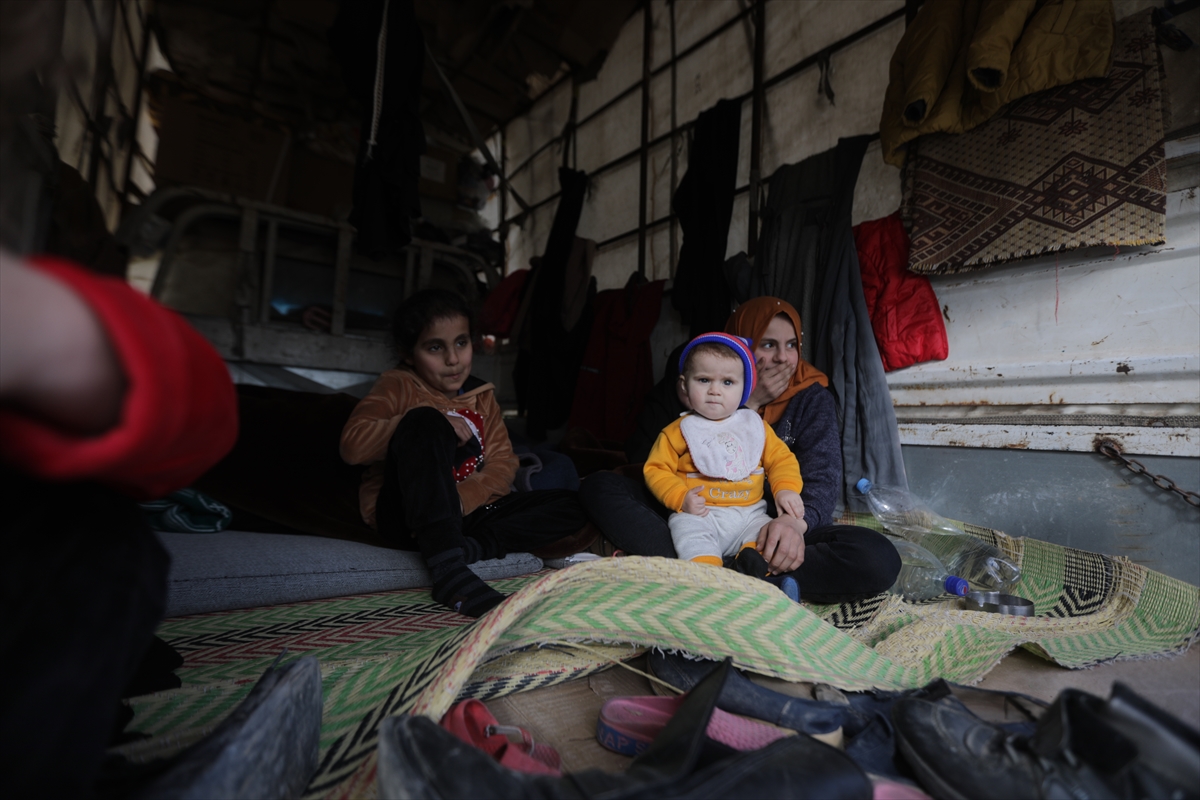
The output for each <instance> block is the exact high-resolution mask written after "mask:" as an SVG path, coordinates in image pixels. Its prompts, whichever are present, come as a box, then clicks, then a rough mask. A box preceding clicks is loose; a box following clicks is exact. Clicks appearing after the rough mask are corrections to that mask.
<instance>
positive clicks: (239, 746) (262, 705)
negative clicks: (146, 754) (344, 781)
mask: <svg viewBox="0 0 1200 800" xmlns="http://www.w3.org/2000/svg"><path fill="white" fill-rule="evenodd" d="M321 705H322V702H321V667H320V665H319V664H318V663H317V659H315V658H313V657H312V656H306V657H304V658H301V659H298V660H297V661H293V662H292V663H291V664H288V665H287V666H285V667H281V668H279V669H275V668H272V669H269V670H267V672H266V674H264V675H263V676H262V677H261V678H259V680H258V683H256V684H255V685H254V688H253V689H251V690H250V694H249V695H247V696H246V699H245V700H243V701H242V702H241V704H239V705H238V707H237V708H235V709H234V710H233V713H232V714H230V715H229V716H228V717H227V718H226V719H225V721H224V722H222V723H221V724H220V725H218V726H217V729H216V730H214V731H213V732H212V733H211V734H209V735H208V736H207V737H205V738H204V739H202V740H201V741H199V742H197V743H196V744H194V745H192V746H191V747H190V748H188V749H187V750H184V751H183V752H182V753H181V754H180V755H179V756H177V757H176V758H175V760H174V762H173V763H172V765H171V766H170V767H169V768H167V769H166V771H164V772H162V773H161V774H160V775H159V776H158V777H157V778H156V779H155V780H153V781H152V782H151V783H149V784H148V785H146V787H145V788H144V789H142V790H141V791H139V792H137V794H136V797H138V798H154V800H219V799H222V798H231V800H232V798H241V797H261V798H285V797H299V796H300V794H301V793H302V792H303V791H304V787H305V786H307V785H308V781H309V779H310V778H311V777H312V775H313V773H314V772H316V771H317V752H318V747H319V744H320V738H321Z"/></svg>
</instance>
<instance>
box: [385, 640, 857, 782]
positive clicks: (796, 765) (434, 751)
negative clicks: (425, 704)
mask: <svg viewBox="0 0 1200 800" xmlns="http://www.w3.org/2000/svg"><path fill="white" fill-rule="evenodd" d="M730 673H732V667H731V666H730V664H729V662H728V661H726V662H725V663H724V664H723V665H721V666H720V667H719V668H718V669H717V670H715V671H713V673H712V674H711V675H710V676H709V677H708V678H706V679H705V680H704V681H702V682H701V683H700V684H698V685H697V686H696V688H695V689H694V690H693V691H692V692H691V693H689V695H688V697H687V699H686V700H685V701H684V702H683V703H682V704H681V706H680V708H679V710H678V711H677V712H676V713H675V715H674V716H673V717H672V718H671V720H670V721H669V722H668V723H667V724H666V726H665V727H664V728H663V730H662V733H660V734H659V736H658V737H657V738H656V739H655V740H654V742H653V743H652V744H651V745H650V747H649V748H647V750H646V752H644V753H643V754H642V755H640V756H638V757H637V758H635V759H634V760H633V762H632V763H631V764H630V765H629V769H628V770H627V771H626V772H625V773H623V774H610V773H607V772H602V771H600V770H587V771H584V772H580V773H572V774H569V775H565V776H563V777H561V778H554V777H551V776H546V775H524V774H521V773H518V772H514V771H512V770H508V769H505V768H504V767H502V766H501V765H499V764H497V763H496V762H495V761H493V760H492V759H490V758H488V757H487V755H485V754H484V753H482V752H480V751H479V750H476V749H475V748H473V747H469V746H467V745H465V744H463V743H462V742H460V741H459V740H458V739H456V738H455V737H453V736H452V735H450V734H449V733H447V732H446V731H444V730H442V729H441V728H439V727H438V726H437V725H435V724H434V723H433V722H432V721H430V720H428V719H425V718H424V717H411V716H407V715H404V716H397V717H389V718H388V719H386V720H384V722H383V725H382V726H381V727H380V732H379V767H378V772H377V775H378V781H379V793H380V796H381V797H421V798H427V800H441V798H446V799H447V800H448V799H449V798H459V797H471V798H478V800H488V798H539V800H558V799H559V798H561V799H562V800H582V799H583V798H595V797H599V796H603V797H604V798H605V799H606V800H632V798H660V797H670V798H679V800H685V799H687V800H702V799H707V798H713V800H716V798H726V797H732V796H740V797H755V798H764V800H770V798H780V799H781V800H782V799H783V798H794V799H795V800H805V799H806V798H813V800H816V798H827V799H828V800H869V798H871V796H872V788H871V783H870V781H869V780H868V779H867V777H866V775H865V774H864V773H863V772H862V770H860V769H859V768H858V767H857V766H856V765H855V764H854V762H853V761H851V760H850V759H849V758H848V757H847V756H846V755H845V754H844V753H841V752H839V751H837V750H835V749H833V748H831V747H829V746H828V745H824V744H822V743H820V742H818V741H816V740H815V739H812V738H810V737H807V736H788V737H786V738H784V739H780V740H779V741H777V742H774V743H773V744H771V745H768V746H767V747H765V748H763V749H761V750H754V751H751V752H748V753H736V754H734V755H731V756H729V757H726V758H720V759H710V758H702V757H703V755H704V747H705V740H706V737H705V731H706V730H707V727H708V722H709V720H710V718H711V716H712V711H713V709H714V708H715V705H716V699H717V696H718V695H719V694H720V693H721V689H722V686H723V685H724V682H725V678H726V677H727V676H728V675H729V674H730Z"/></svg>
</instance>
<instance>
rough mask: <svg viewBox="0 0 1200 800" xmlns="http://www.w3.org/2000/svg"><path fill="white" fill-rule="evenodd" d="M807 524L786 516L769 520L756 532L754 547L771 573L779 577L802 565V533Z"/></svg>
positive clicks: (805, 529)
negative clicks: (756, 539)
mask: <svg viewBox="0 0 1200 800" xmlns="http://www.w3.org/2000/svg"><path fill="white" fill-rule="evenodd" d="M807 530H808V523H807V522H805V521H804V520H803V519H797V518H795V517H792V516H789V515H787V514H785V515H783V516H781V517H778V518H776V519H773V520H771V521H770V522H769V523H767V524H766V525H764V526H762V530H760V531H759V532H758V543H757V544H756V545H755V547H756V549H757V550H758V552H759V553H760V554H761V555H762V557H763V560H765V561H766V562H767V565H768V566H770V567H771V572H772V573H774V574H776V575H780V574H782V573H784V572H791V571H792V570H795V569H799V568H800V565H801V564H803V563H804V533H805V532H806V531H807Z"/></svg>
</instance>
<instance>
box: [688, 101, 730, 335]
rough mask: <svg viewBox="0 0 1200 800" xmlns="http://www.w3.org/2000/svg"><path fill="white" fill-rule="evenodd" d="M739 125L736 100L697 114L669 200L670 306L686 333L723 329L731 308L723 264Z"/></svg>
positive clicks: (696, 333)
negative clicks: (675, 224)
mask: <svg viewBox="0 0 1200 800" xmlns="http://www.w3.org/2000/svg"><path fill="white" fill-rule="evenodd" d="M741 127H742V104H741V102H739V101H736V100H722V101H720V102H719V103H717V104H716V105H715V106H713V107H712V108H710V109H709V110H707V111H705V112H704V113H703V114H701V115H700V117H699V118H698V119H697V120H696V127H695V128H694V129H693V132H692V140H691V143H690V145H689V147H688V169H687V173H686V174H685V175H684V176H683V180H681V181H680V182H679V188H678V189H676V190H675V196H674V197H673V198H672V199H671V206H672V208H674V210H675V214H676V215H677V216H678V217H679V227H680V229H681V230H682V231H683V245H682V246H681V247H680V249H679V264H678V266H677V268H676V270H675V283H674V286H673V287H672V289H671V304H672V305H673V306H674V307H675V310H676V311H678V312H679V316H680V317H681V318H682V319H683V321H684V323H686V324H687V325H688V327H689V328H690V329H691V336H692V337H695V336H698V335H700V334H701V333H705V332H707V331H719V330H723V329H724V328H725V318H726V317H728V316H729V312H730V311H731V310H732V305H731V301H732V296H731V294H730V292H729V287H728V286H727V285H726V283H725V271H724V263H725V246H726V242H727V239H728V237H729V220H730V218H732V216H733V195H734V190H735V189H736V183H737V160H738V138H739V135H740V132H741Z"/></svg>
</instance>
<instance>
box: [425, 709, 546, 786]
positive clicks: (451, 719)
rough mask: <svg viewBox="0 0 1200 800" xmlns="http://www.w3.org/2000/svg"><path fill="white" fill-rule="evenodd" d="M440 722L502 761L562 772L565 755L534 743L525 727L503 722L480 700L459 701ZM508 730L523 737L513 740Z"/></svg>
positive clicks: (536, 771)
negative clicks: (517, 741) (519, 739)
mask: <svg viewBox="0 0 1200 800" xmlns="http://www.w3.org/2000/svg"><path fill="white" fill-rule="evenodd" d="M440 724H441V726H442V727H443V728H445V729H446V730H448V731H450V733H452V734H454V735H455V736H457V737H458V738H459V739H462V740H463V741H464V742H466V743H467V744H469V745H472V746H474V747H478V748H479V749H480V750H482V751H483V752H485V753H487V754H488V755H490V756H491V757H492V758H493V759H495V760H496V761H497V762H499V763H500V764H503V765H504V766H506V767H508V768H509V769H514V770H516V771H517V772H526V773H529V774H532V775H553V776H555V777H558V776H561V775H562V772H561V770H560V769H559V768H560V767H561V766H562V759H561V758H559V755H558V751H557V750H555V749H554V748H553V747H551V746H550V745H548V744H535V743H534V741H533V736H531V735H530V734H529V731H527V730H525V729H524V728H517V727H513V726H511V725H501V724H500V723H499V722H497V721H496V718H495V717H493V716H492V712H490V711H488V708H487V706H485V705H484V704H483V703H482V702H480V701H479V700H464V701H462V702H461V703H456V704H454V705H453V706H451V707H450V710H449V711H447V712H446V716H444V717H442V721H441V723H440ZM507 734H516V735H519V736H520V737H521V743H520V744H517V743H515V742H513V741H510V740H509V738H508V736H507Z"/></svg>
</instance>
